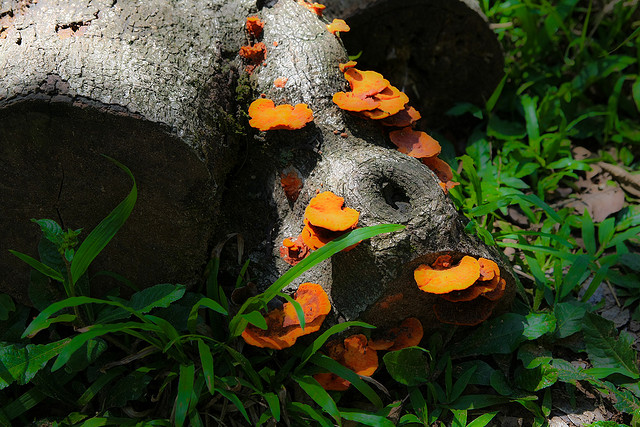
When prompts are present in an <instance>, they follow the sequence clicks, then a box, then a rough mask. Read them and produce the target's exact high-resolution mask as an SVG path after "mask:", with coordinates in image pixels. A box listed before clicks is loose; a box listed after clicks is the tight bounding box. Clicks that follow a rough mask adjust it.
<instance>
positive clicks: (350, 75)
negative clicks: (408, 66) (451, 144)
mask: <svg viewBox="0 0 640 427" xmlns="http://www.w3.org/2000/svg"><path fill="white" fill-rule="evenodd" d="M355 65H356V62H355V61H349V62H347V63H344V64H339V68H340V71H342V72H343V73H344V77H345V79H346V80H347V82H349V86H350V87H351V91H350V92H336V93H335V94H334V95H333V102H334V103H335V104H336V105H338V107H340V108H341V109H343V110H346V111H349V112H350V113H351V114H354V115H356V116H359V117H362V118H365V119H371V120H376V121H378V123H380V124H382V125H383V126H386V127H392V128H398V129H396V130H392V131H390V132H389V139H390V140H391V142H392V143H393V144H395V145H396V147H398V150H399V151H400V152H401V153H404V154H407V155H408V156H411V157H415V158H418V159H420V160H422V162H423V163H424V164H425V165H426V166H427V167H428V168H429V169H431V170H432V171H433V172H434V173H435V174H436V176H437V177H438V179H439V180H440V181H441V182H440V186H441V187H442V189H443V190H444V191H445V192H448V190H449V189H451V188H453V187H454V186H455V185H457V184H458V183H455V182H453V181H452V179H453V173H452V171H451V167H450V166H449V165H448V164H447V163H446V162H444V161H442V160H441V159H439V158H438V155H439V154H440V144H439V143H438V141H436V140H435V139H433V138H432V137H431V136H429V135H428V134H427V133H426V132H422V131H417V130H415V129H414V126H415V124H416V122H417V121H418V120H419V119H420V118H421V116H420V113H419V112H418V111H417V110H416V109H415V108H413V107H411V106H410V105H408V104H409V97H408V96H407V95H406V94H405V93H403V92H402V91H400V90H399V89H398V88H396V87H395V86H392V85H391V84H390V83H389V81H388V80H386V79H385V78H384V77H383V76H382V75H381V74H380V73H377V72H375V71H360V70H358V69H356V68H355Z"/></svg>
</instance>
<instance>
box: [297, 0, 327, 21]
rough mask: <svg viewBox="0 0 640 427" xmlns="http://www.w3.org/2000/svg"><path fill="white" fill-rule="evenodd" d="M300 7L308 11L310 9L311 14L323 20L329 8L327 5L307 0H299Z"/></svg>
mask: <svg viewBox="0 0 640 427" xmlns="http://www.w3.org/2000/svg"><path fill="white" fill-rule="evenodd" d="M296 3H298V4H299V5H301V6H304V7H306V8H307V9H309V10H310V11H311V12H313V13H315V14H316V15H318V16H319V17H321V18H322V12H323V11H324V10H325V9H326V8H327V7H326V6H325V5H323V4H320V3H311V2H308V1H305V0H297V2H296Z"/></svg>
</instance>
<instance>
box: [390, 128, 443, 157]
mask: <svg viewBox="0 0 640 427" xmlns="http://www.w3.org/2000/svg"><path fill="white" fill-rule="evenodd" d="M389 138H390V139H391V142H393V143H394V144H395V145H396V146H397V147H398V151H400V152H401V153H404V154H406V155H408V156H411V157H417V158H423V157H432V156H437V155H438V154H440V144H438V141H436V140H435V139H433V138H431V137H430V136H429V135H427V134H426V133H425V132H421V131H415V130H413V129H411V127H410V126H407V127H405V128H402V129H400V130H395V131H393V132H389Z"/></svg>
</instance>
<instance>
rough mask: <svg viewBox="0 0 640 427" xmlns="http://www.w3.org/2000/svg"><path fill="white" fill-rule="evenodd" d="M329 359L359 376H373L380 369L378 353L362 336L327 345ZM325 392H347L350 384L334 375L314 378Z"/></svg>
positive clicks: (324, 374)
mask: <svg viewBox="0 0 640 427" xmlns="http://www.w3.org/2000/svg"><path fill="white" fill-rule="evenodd" d="M325 348H326V352H327V355H328V356H329V357H331V358H332V359H334V360H336V361H337V362H339V363H340V364H342V365H343V366H345V367H347V368H349V369H351V370H352V371H354V372H355V373H356V374H358V375H362V376H371V375H373V373H374V372H375V371H376V370H377V369H378V353H377V352H376V350H374V349H372V348H371V347H369V345H368V341H367V337H366V336H364V335H362V334H356V335H352V336H350V337H347V338H345V339H344V340H343V341H342V342H340V341H339V340H333V341H330V342H328V343H327V344H325ZM313 377H314V378H315V379H316V381H318V382H319V383H320V385H322V387H323V388H324V389H325V390H337V391H344V390H346V389H347V388H348V387H349V385H350V383H349V381H346V380H344V379H342V378H340V377H339V376H337V375H335V374H332V373H322V374H316V375H314V376H313Z"/></svg>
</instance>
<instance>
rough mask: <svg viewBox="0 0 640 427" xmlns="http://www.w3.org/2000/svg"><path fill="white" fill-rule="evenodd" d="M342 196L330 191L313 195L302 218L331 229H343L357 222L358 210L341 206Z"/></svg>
mask: <svg viewBox="0 0 640 427" xmlns="http://www.w3.org/2000/svg"><path fill="white" fill-rule="evenodd" d="M343 205H344V198H342V197H340V196H336V195H335V194H333V193H332V192H331V191H325V192H322V193H320V194H318V195H317V196H315V197H314V198H313V199H311V201H310V202H309V205H308V206H307V208H306V209H305V211H304V218H305V219H306V220H307V221H309V224H311V225H313V226H315V227H322V228H324V229H327V230H331V231H345V230H349V229H351V228H354V227H355V226H356V225H357V224H358V219H359V218H360V212H358V211H357V210H355V209H351V208H343Z"/></svg>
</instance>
